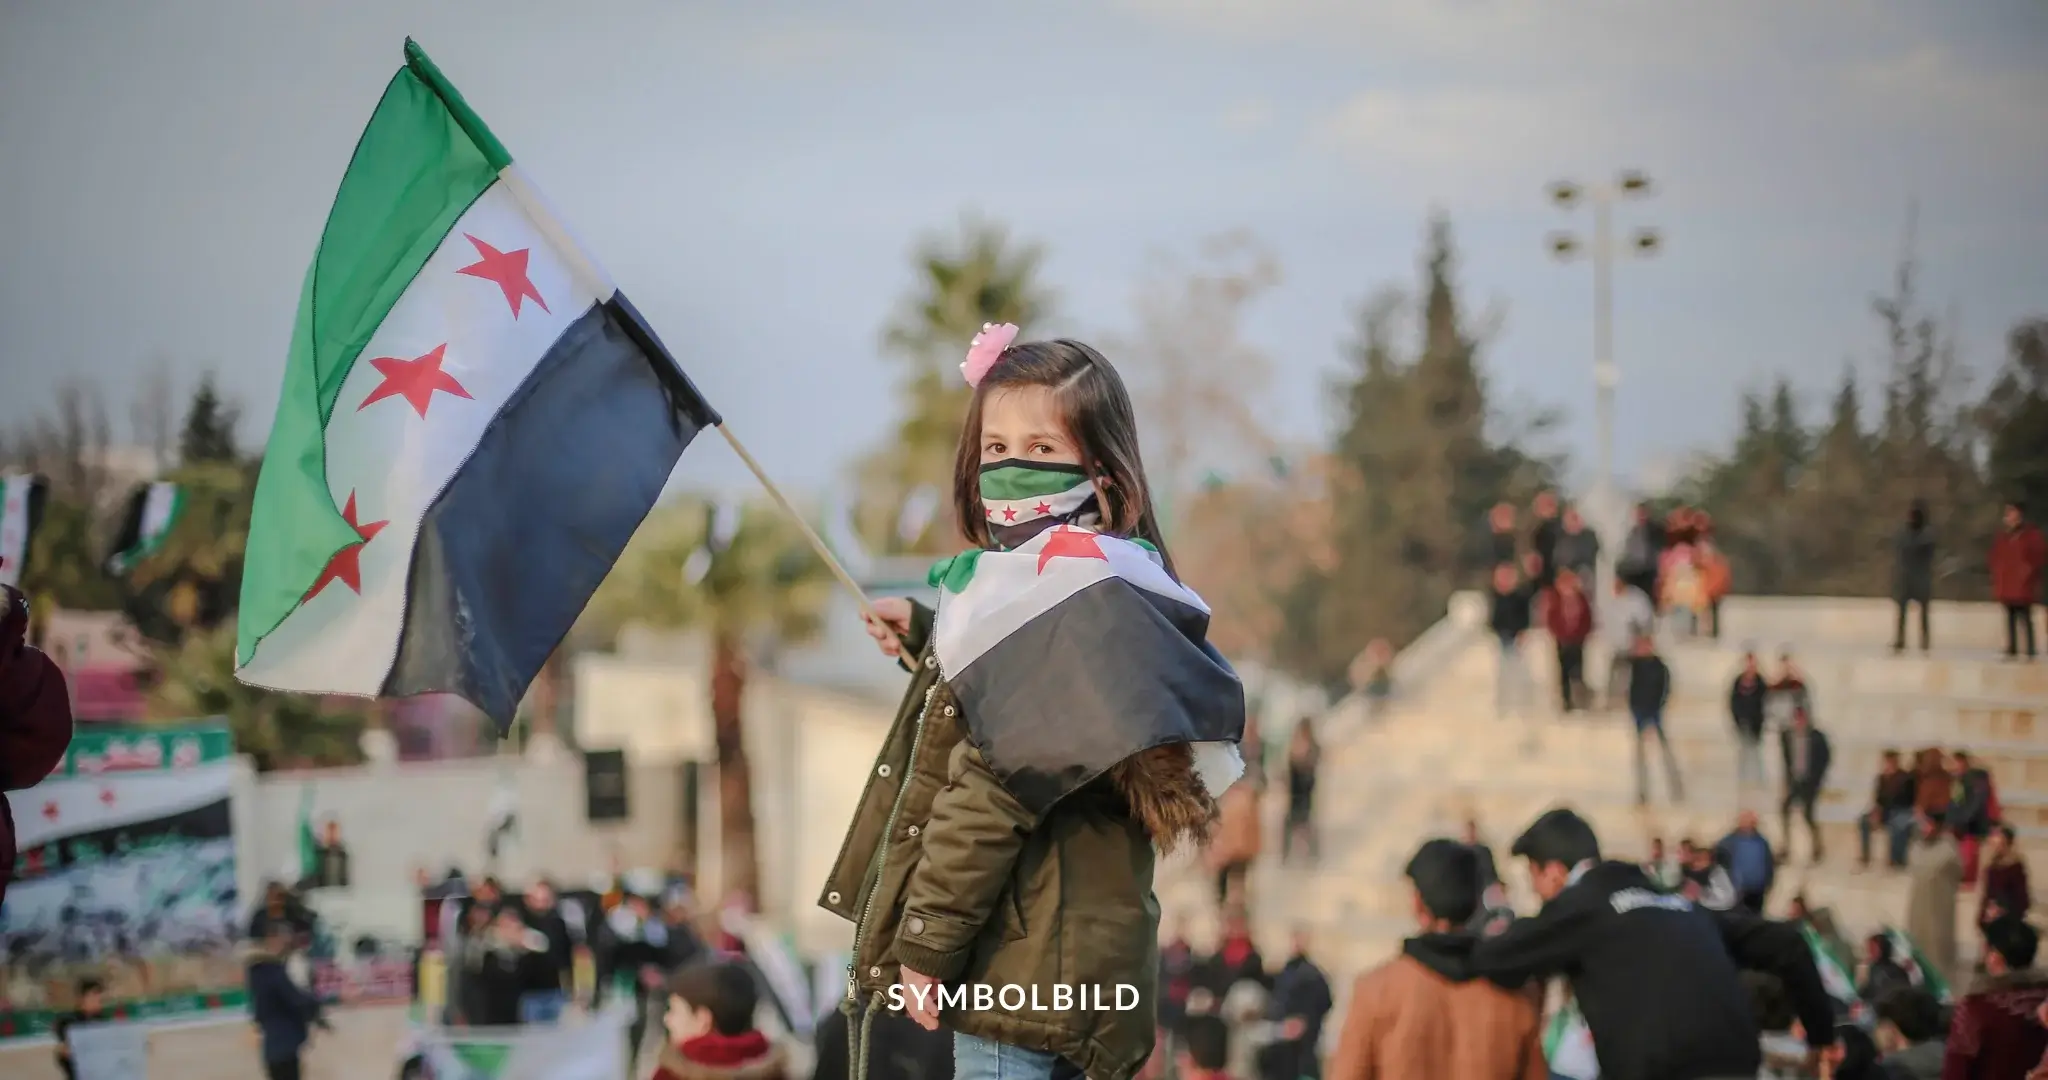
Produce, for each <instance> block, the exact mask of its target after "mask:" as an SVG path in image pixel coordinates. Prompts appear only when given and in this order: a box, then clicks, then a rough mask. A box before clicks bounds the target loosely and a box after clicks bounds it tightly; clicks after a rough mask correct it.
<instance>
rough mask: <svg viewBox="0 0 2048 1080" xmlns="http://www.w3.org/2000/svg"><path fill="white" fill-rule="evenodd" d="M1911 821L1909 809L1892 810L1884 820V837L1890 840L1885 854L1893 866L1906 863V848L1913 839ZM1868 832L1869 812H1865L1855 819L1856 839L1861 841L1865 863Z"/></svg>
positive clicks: (1867, 852)
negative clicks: (1888, 848)
mask: <svg viewBox="0 0 2048 1080" xmlns="http://www.w3.org/2000/svg"><path fill="white" fill-rule="evenodd" d="M1913 822H1914V817H1913V812H1912V811H1911V810H1904V811H1894V812H1893V813H1892V814H1890V815H1889V816H1887V817H1886V818H1885V820H1884V831H1885V834H1886V835H1885V838H1886V839H1887V840H1889V841H1890V850H1889V851H1887V852H1886V854H1887V855H1889V856H1890V857H1891V864H1892V865H1893V866H1894V867H1900V866H1904V865H1906V849H1907V848H1908V847H1910V846H1911V845H1912V840H1913ZM1870 833H1871V823H1870V814H1869V813H1868V812H1865V813H1864V814H1863V816H1861V817H1859V818H1857V819H1856V839H1857V840H1859V841H1861V857H1862V860H1863V861H1864V862H1865V863H1868V862H1869V861H1870Z"/></svg>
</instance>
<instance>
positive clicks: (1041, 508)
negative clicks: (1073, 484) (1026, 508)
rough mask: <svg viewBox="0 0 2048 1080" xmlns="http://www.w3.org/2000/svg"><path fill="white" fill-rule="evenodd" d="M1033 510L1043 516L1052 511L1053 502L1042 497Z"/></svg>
mask: <svg viewBox="0 0 2048 1080" xmlns="http://www.w3.org/2000/svg"><path fill="white" fill-rule="evenodd" d="M1031 512H1032V513H1034V514H1037V515H1039V516H1040V517H1043V516H1045V515H1046V514H1050V513H1052V504H1051V503H1049V502H1046V501H1045V500H1044V499H1040V500H1038V505H1037V506H1034V507H1032V508H1031Z"/></svg>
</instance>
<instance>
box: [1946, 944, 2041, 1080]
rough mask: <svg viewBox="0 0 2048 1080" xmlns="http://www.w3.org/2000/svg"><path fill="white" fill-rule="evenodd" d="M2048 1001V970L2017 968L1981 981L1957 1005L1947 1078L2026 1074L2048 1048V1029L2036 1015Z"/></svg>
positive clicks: (1994, 1079) (1983, 1079)
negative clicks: (2020, 969) (2014, 970)
mask: <svg viewBox="0 0 2048 1080" xmlns="http://www.w3.org/2000/svg"><path fill="white" fill-rule="evenodd" d="M2044 1001H2048V975H2044V974H2043V973H2041V972H2039V971H2016V972H2013V973H2011V974H2009V975H1997V976H1992V977H1990V978H1987V979H1985V980H1984V981H1983V982H1981V983H1979V984H1978V986H1977V987H1976V989H1975V990H1974V992H1972V993H1971V994H1970V995H1969V996H1968V997H1966V998H1964V999H1963V1000H1962V1001H1960V1002H1958V1003H1957V1004H1956V1016H1955V1020H1954V1022H1952V1023H1951V1024H1950V1025H1949V1030H1948V1052H1947V1055H1946V1056H1945V1058H1944V1059H1943V1061H1942V1065H1941V1080H2001V1078H2003V1077H2008V1076H2010V1077H2022V1076H2025V1075H2027V1072H2028V1070H2030V1069H2032V1068H2033V1067H2034V1066H2035V1065H2038V1064H2040V1062H2041V1056H2042V1054H2043V1052H2044V1051H2048V1028H2043V1027H2042V1026H2041V1020H2040V1017H2039V1016H2037V1015H2036V1014H2037V1013H2038V1012H2040V1010H2041V1004H2042V1003H2043V1002H2044Z"/></svg>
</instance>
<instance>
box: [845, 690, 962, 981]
mask: <svg viewBox="0 0 2048 1080" xmlns="http://www.w3.org/2000/svg"><path fill="white" fill-rule="evenodd" d="M926 662H927V663H929V664H931V665H932V671H933V673H934V678H933V679H932V685H931V687H930V688H929V689H927V690H925V692H924V705H923V707H921V708H919V709H918V710H917V725H916V726H915V727H913V728H911V730H910V757H909V759H908V760H906V761H905V762H904V763H903V775H902V776H901V777H899V778H898V779H897V783H896V798H895V800H894V801H893V802H891V803H890V804H889V820H888V822H887V823H886V824H884V826H883V827H882V839H881V842H880V843H879V844H877V845H875V862H874V866H873V868H872V873H871V874H870V876H871V877H872V878H873V881H872V882H871V883H870V884H869V885H868V892H867V896H865V897H863V898H862V899H861V905H860V918H859V919H858V920H857V921H855V922H854V924H853V953H852V955H850V956H848V957H847V961H846V996H847V997H848V998H849V999H853V1000H858V999H859V997H860V975H859V972H860V945H861V941H862V939H864V938H865V937H866V936H867V929H868V918H869V917H870V916H871V915H873V914H874V910H875V894H876V893H879V892H881V891H882V871H883V869H884V868H885V867H887V866H888V864H889V838H890V837H892V836H895V835H896V817H897V815H898V814H901V813H902V812H903V796H904V795H905V794H907V793H908V792H909V791H910V777H911V770H912V769H913V768H915V767H916V765H917V750H918V746H919V745H920V744H922V743H923V742H924V721H925V717H927V716H929V715H930V714H931V711H932V699H933V698H935V697H937V696H938V693H939V687H940V686H941V685H942V684H943V683H944V682H945V681H946V673H945V672H944V671H942V670H940V669H939V666H938V654H937V653H936V652H933V653H932V654H931V655H930V657H929V658H928V659H927V660H926Z"/></svg>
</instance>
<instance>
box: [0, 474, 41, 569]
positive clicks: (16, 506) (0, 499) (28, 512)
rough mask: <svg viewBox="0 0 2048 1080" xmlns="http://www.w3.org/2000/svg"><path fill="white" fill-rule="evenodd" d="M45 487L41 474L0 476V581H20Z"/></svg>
mask: <svg viewBox="0 0 2048 1080" xmlns="http://www.w3.org/2000/svg"><path fill="white" fill-rule="evenodd" d="M47 490H48V489H47V487H46V485H45V484H44V483H43V478H42V477H40V476H30V475H14V476H0V585H20V584H21V575H22V572H23V571H24V570H26V569H27V568H28V550H29V542H30V541H31V540H33V539H34V538H35V533H36V524H37V523H38V522H40V521H41V520H42V516H43V495H44V494H45V493H46V491H47Z"/></svg>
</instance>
